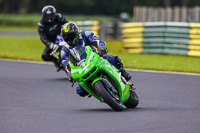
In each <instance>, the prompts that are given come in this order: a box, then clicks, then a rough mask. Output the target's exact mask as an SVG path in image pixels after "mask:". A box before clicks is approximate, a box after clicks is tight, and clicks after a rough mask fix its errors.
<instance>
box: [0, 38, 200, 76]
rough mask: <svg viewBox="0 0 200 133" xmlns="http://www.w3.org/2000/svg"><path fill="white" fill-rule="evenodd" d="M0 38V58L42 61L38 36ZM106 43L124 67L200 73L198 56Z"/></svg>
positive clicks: (119, 43) (112, 41) (41, 49)
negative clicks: (129, 49)
mask: <svg viewBox="0 0 200 133" xmlns="http://www.w3.org/2000/svg"><path fill="white" fill-rule="evenodd" d="M0 40H1V42H0V58H11V59H22V60H35V61H42V60H41V53H42V51H43V49H44V45H43V44H42V43H41V41H40V39H39V37H38V36H26V37H24V36H17V37H14V36H0ZM106 44H107V48H108V51H109V53H108V54H113V55H118V56H119V57H120V58H121V59H122V62H123V63H124V66H125V68H134V69H148V70H162V71H178V72H192V73H200V57H189V56H178V55H159V54H129V53H125V52H124V51H123V47H122V43H121V42H120V41H117V40H107V41H106Z"/></svg>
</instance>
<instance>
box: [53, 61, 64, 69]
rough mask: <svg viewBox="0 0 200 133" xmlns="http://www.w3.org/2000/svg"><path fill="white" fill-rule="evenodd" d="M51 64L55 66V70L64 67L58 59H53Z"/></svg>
mask: <svg viewBox="0 0 200 133" xmlns="http://www.w3.org/2000/svg"><path fill="white" fill-rule="evenodd" d="M53 64H54V66H55V67H56V69H57V70H56V71H57V72H59V71H60V70H61V69H64V67H63V66H62V65H61V63H60V61H58V60H55V61H53Z"/></svg>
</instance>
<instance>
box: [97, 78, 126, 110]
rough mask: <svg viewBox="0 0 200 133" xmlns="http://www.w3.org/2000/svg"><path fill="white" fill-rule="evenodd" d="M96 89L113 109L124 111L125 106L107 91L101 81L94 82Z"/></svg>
mask: <svg viewBox="0 0 200 133" xmlns="http://www.w3.org/2000/svg"><path fill="white" fill-rule="evenodd" d="M94 89H95V91H96V93H97V94H98V95H99V97H101V98H102V99H103V101H104V102H105V103H107V104H108V105H109V106H110V107H111V108H112V109H113V110H115V111H122V110H123V109H124V106H123V104H122V103H120V102H118V101H116V100H115V99H114V98H113V97H112V96H111V95H110V94H109V92H108V91H107V89H106V88H105V87H104V86H103V84H102V82H101V81H97V82H96V83H95V84H94Z"/></svg>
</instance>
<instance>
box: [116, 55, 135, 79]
mask: <svg viewBox="0 0 200 133" xmlns="http://www.w3.org/2000/svg"><path fill="white" fill-rule="evenodd" d="M115 63H116V66H117V68H118V70H119V71H120V72H121V74H122V76H123V77H124V78H125V79H126V81H129V80H131V78H132V77H131V75H130V74H129V73H128V72H127V71H126V70H125V69H124V67H123V64H122V62H121V59H120V58H119V57H118V56H117V57H116V59H115Z"/></svg>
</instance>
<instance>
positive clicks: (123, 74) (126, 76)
mask: <svg viewBox="0 0 200 133" xmlns="http://www.w3.org/2000/svg"><path fill="white" fill-rule="evenodd" d="M119 71H120V72H121V74H122V76H123V77H124V78H125V79H126V81H129V80H131V78H132V76H131V75H130V74H129V73H128V72H127V71H126V70H125V69H124V68H120V69H119Z"/></svg>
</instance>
